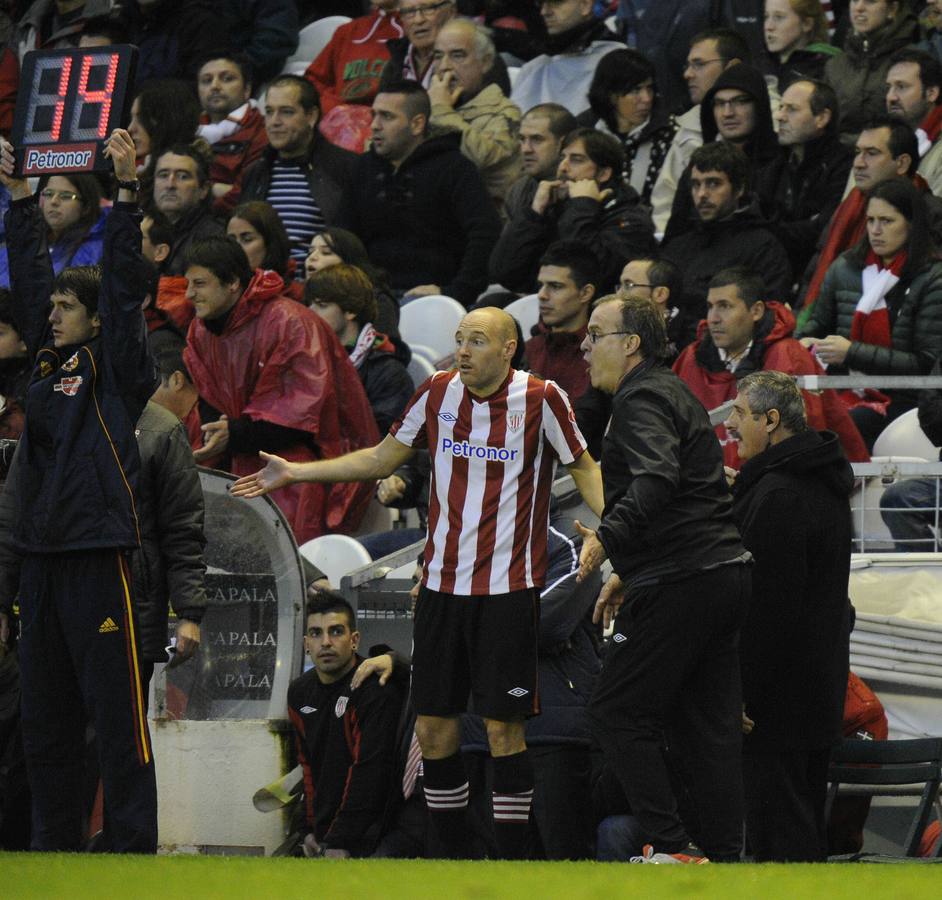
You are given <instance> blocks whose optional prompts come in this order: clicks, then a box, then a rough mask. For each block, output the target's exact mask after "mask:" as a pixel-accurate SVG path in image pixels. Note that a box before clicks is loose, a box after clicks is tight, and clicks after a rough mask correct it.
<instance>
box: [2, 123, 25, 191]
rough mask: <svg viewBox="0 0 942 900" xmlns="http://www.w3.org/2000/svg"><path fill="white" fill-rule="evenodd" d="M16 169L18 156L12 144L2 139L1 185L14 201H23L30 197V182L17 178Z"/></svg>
mask: <svg viewBox="0 0 942 900" xmlns="http://www.w3.org/2000/svg"><path fill="white" fill-rule="evenodd" d="M15 169H16V154H15V152H14V150H13V144H11V143H10V142H9V141H8V140H6V139H5V138H0V184H2V185H3V186H4V187H5V188H6V189H7V190H8V191H9V192H10V196H11V197H12V198H13V199H14V200H22V199H23V198H24V197H28V196H29V195H30V192H29V182H28V181H27V180H26V179H25V178H17V177H16V176H15V175H14V174H13V172H14V170H15Z"/></svg>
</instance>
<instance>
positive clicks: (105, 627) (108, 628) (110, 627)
mask: <svg viewBox="0 0 942 900" xmlns="http://www.w3.org/2000/svg"><path fill="white" fill-rule="evenodd" d="M119 630H120V629H119V628H118V626H117V625H115V623H114V619H112V618H111V616H108V618H107V619H105V621H104V622H102V623H101V625H99V626H98V633H99V634H109V633H110V632H112V631H119Z"/></svg>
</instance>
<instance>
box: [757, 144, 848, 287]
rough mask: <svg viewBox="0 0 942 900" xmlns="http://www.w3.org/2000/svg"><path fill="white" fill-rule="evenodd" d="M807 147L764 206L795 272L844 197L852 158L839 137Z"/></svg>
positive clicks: (802, 267)
mask: <svg viewBox="0 0 942 900" xmlns="http://www.w3.org/2000/svg"><path fill="white" fill-rule="evenodd" d="M804 147H805V153H804V156H803V157H802V159H801V160H800V161H799V160H798V159H797V157H796V156H795V155H794V154H789V156H788V160H787V162H786V165H785V167H784V169H783V170H782V173H781V178H780V179H779V181H778V183H777V185H776V186H775V192H774V193H773V195H772V196H771V198H770V199H769V201H768V202H767V203H766V205H765V212H766V215H767V218H768V224H769V229H770V230H771V231H772V233H773V234H774V235H775V236H776V237H777V238H778V239H779V240H780V241H781V242H782V246H783V247H784V248H785V252H786V253H787V254H788V259H789V262H790V263H791V267H792V272H794V273H796V274H797V273H799V272H803V271H804V270H805V267H806V266H807V265H808V262H809V261H810V259H811V257H812V256H814V252H815V248H816V247H817V245H818V238H819V237H820V236H821V232H822V231H823V230H824V229H825V227H826V226H827V224H828V223H829V222H830V221H831V216H833V215H834V210H836V209H837V207H838V204H839V203H840V202H841V198H842V197H843V196H844V188H845V187H846V185H847V173H848V172H849V171H850V164H851V162H852V161H853V153H852V151H851V150H850V148H849V147H847V146H845V145H844V144H842V143H841V142H840V141H839V140H838V139H837V137H828V136H825V137H820V138H818V139H817V140H814V141H810V142H809V143H807V144H805V145H804ZM779 299H781V300H785V299H787V298H786V297H780V298H779Z"/></svg>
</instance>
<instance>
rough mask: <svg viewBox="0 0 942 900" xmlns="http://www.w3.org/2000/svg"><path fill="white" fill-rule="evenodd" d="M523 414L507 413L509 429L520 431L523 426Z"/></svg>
mask: <svg viewBox="0 0 942 900" xmlns="http://www.w3.org/2000/svg"><path fill="white" fill-rule="evenodd" d="M523 418H524V416H523V413H522V412H509V413H507V427H508V428H509V429H510V430H511V431H519V429H520V426H521V425H523Z"/></svg>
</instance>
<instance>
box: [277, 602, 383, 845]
mask: <svg viewBox="0 0 942 900" xmlns="http://www.w3.org/2000/svg"><path fill="white" fill-rule="evenodd" d="M356 629H357V624H356V616H355V614H354V612H353V609H352V608H351V607H350V604H349V603H347V601H346V600H344V598H343V597H342V596H341V595H340V594H337V593H335V592H333V591H326V590H325V591H316V592H315V593H314V595H313V597H312V598H311V600H309V601H308V606H307V622H306V626H305V630H304V648H305V650H307V652H308V655H309V656H310V657H311V662H313V663H314V668H313V669H310V670H309V671H307V672H305V673H304V674H303V675H301V677H300V678H296V679H295V680H294V681H293V682H291V685H290V686H289V687H288V716H289V717H290V719H291V724H292V725H294V728H295V732H296V738H297V745H298V759H299V761H300V763H301V769H302V770H303V772H304V811H305V819H306V822H307V828H308V829H309V832H308V835H307V837H305V839H304V852H305V855H308V856H330V857H347V856H369V854H370V853H371V852H372V850H373V848H374V847H375V845H376V841H377V838H378V837H379V828H380V824H381V822H382V819H383V815H384V813H385V811H386V805H387V802H388V800H389V799H390V796H391V793H392V790H393V787H394V784H393V782H394V779H393V773H394V771H395V763H396V725H397V722H398V720H399V715H400V712H401V709H402V695H401V694H400V692H399V691H398V690H396V688H395V686H394V685H395V682H393V683H391V684H389V685H386V686H384V685H382V684H381V683H380V680H379V679H378V678H367V679H366V680H365V681H363V682H362V683H360V684H359V686H358V687H356V688H354V686H353V685H351V683H350V682H351V680H352V679H353V674H354V672H355V671H356V668H357V666H358V665H359V664H360V663H361V662H363V659H362V658H361V657H360V656H358V655H357V647H358V646H359V643H360V632H359V631H357V630H356Z"/></svg>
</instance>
